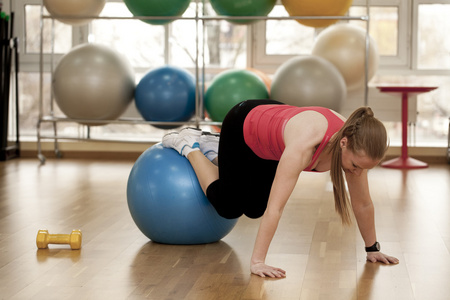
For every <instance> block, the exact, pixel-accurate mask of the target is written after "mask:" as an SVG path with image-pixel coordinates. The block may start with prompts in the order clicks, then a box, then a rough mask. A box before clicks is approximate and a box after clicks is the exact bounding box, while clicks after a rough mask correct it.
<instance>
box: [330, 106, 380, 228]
mask: <svg viewBox="0 0 450 300" xmlns="http://www.w3.org/2000/svg"><path fill="white" fill-rule="evenodd" d="M344 137H347V140H348V142H347V148H348V150H351V151H353V152H357V151H361V150H362V151H364V152H365V154H366V155H367V156H368V157H370V158H371V159H373V160H381V159H382V158H383V157H384V155H385V153H386V150H387V148H388V146H387V133H386V128H385V127H384V125H383V123H381V122H380V121H379V120H378V119H376V118H375V117H374V115H373V111H372V109H371V108H370V107H360V108H358V109H357V110H355V111H354V112H353V113H352V114H351V115H350V117H349V118H348V119H347V121H346V122H345V123H344V126H342V128H341V130H339V131H338V132H337V134H335V136H334V137H333V138H332V139H331V141H330V146H331V147H330V150H329V151H330V152H331V154H332V156H331V170H330V176H331V181H332V182H333V193H334V203H335V208H336V211H337V212H338V213H339V215H340V216H341V219H342V223H343V224H351V215H350V207H351V205H350V201H349V196H348V194H347V191H346V188H345V182H344V175H343V170H342V157H341V154H342V149H341V146H340V141H341V139H342V138H344Z"/></svg>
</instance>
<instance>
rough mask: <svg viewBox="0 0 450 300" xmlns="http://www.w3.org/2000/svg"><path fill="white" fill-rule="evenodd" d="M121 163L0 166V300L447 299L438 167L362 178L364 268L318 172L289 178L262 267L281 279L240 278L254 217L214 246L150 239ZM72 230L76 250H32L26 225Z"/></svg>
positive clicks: (350, 230) (444, 173)
mask: <svg viewBox="0 0 450 300" xmlns="http://www.w3.org/2000/svg"><path fill="white" fill-rule="evenodd" d="M132 165H133V162H130V161H124V162H120V161H88V160H68V159H61V160H49V161H47V163H46V165H44V166H39V163H38V161H37V160H34V159H20V160H11V161H7V162H2V163H0V241H1V242H0V298H1V299H196V300H198V299H208V300H209V299H277V300H278V299H307V300H309V299H345V300H348V299H382V300H390V299H423V300H428V299H433V300H437V299H450V289H449V287H450V254H449V252H450V166H449V165H432V166H431V167H430V168H428V169H422V170H412V171H399V170H391V169H383V168H376V169H374V170H372V171H371V172H370V175H369V176H370V180H371V193H372V198H373V199H374V203H375V207H376V222H377V230H378V239H379V241H380V243H381V245H382V251H383V252H385V253H388V254H391V255H393V256H396V257H398V258H399V259H400V264H399V265H395V266H386V265H382V264H372V263H367V262H366V260H365V252H364V248H363V242H362V240H361V238H360V236H359V233H358V231H357V229H356V227H355V226H354V225H353V226H351V227H347V228H345V227H342V226H341V224H340V221H339V219H338V217H337V215H336V214H335V213H334V209H333V201H332V193H331V190H330V183H329V179H328V173H326V174H307V173H304V174H302V175H301V178H300V180H299V183H298V186H297V188H296V190H295V192H294V194H293V196H292V199H291V200H290V201H289V203H288V206H287V207H286V210H285V213H284V216H283V219H282V221H281V223H280V226H279V229H278V232H277V234H276V237H275V239H274V241H273V243H272V246H271V249H270V254H269V256H268V263H270V264H273V265H276V266H279V267H282V268H284V269H286V270H287V278H285V279H279V280H274V279H263V278H259V277H257V276H252V275H250V273H249V259H250V255H251V251H252V246H253V242H254V238H255V235H256V231H257V228H258V220H250V219H247V218H241V219H240V220H239V222H238V224H237V225H236V227H235V228H234V230H233V231H232V232H231V233H230V234H229V235H228V236H226V237H225V238H224V239H223V240H222V241H220V242H217V243H213V244H207V245H198V246H170V245H161V244H156V243H152V242H151V241H149V240H148V239H147V238H146V237H145V236H144V235H143V234H142V233H141V232H140V231H139V230H138V229H137V227H136V226H135V224H134V223H133V220H132V219H131V216H130V214H129V212H128V208H127V202H126V196H125V190H126V183H127V177H128V174H129V172H130V170H131V167H132ZM41 228H47V229H48V230H49V232H50V233H69V232H70V231H71V230H72V229H78V228H79V229H81V230H82V232H83V244H82V249H81V250H79V251H77V250H70V248H69V247H67V246H63V245H52V246H50V248H49V249H45V250H38V249H37V248H36V244H35V239H36V234H37V231H38V229H41Z"/></svg>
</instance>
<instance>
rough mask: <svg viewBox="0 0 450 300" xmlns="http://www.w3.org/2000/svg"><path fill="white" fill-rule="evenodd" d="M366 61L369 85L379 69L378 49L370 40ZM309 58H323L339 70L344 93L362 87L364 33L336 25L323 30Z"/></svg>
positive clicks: (348, 26) (360, 29) (364, 49)
mask: <svg viewBox="0 0 450 300" xmlns="http://www.w3.org/2000/svg"><path fill="white" fill-rule="evenodd" d="M369 41H370V43H369V44H370V45H369V56H368V59H367V66H368V72H367V73H368V74H367V75H368V77H367V81H369V80H370V79H371V78H372V77H373V76H374V75H375V73H376V71H377V69H378V59H379V58H378V49H377V45H376V43H375V41H374V39H373V38H372V37H369ZM312 54H314V55H317V56H320V57H323V58H325V59H326V60H328V61H330V62H331V63H332V64H333V65H335V66H336V68H338V70H339V72H341V74H342V76H343V77H344V80H345V83H346V85H347V90H349V91H350V90H357V89H360V88H363V87H364V85H365V64H366V31H365V30H364V29H362V28H361V27H358V26H356V25H351V24H338V25H333V26H330V27H328V28H327V29H325V30H323V31H322V32H321V33H320V34H319V35H318V36H317V40H316V42H315V43H314V47H313V50H312Z"/></svg>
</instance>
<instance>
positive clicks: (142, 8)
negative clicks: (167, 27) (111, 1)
mask: <svg viewBox="0 0 450 300" xmlns="http://www.w3.org/2000/svg"><path fill="white" fill-rule="evenodd" d="M124 2H125V4H126V6H127V7H128V9H129V10H130V12H131V13H132V14H133V15H134V16H136V17H178V16H181V15H182V14H183V13H184V12H185V11H186V9H187V8H188V6H189V3H191V1H190V0H164V1H161V0H124ZM142 21H144V22H146V23H149V24H153V25H164V24H167V23H170V22H172V21H173V20H171V19H168V20H142Z"/></svg>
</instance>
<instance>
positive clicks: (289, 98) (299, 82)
mask: <svg viewBox="0 0 450 300" xmlns="http://www.w3.org/2000/svg"><path fill="white" fill-rule="evenodd" d="M346 95H347V93H346V88H345V81H344V79H343V78H342V75H341V74H340V73H339V71H338V70H337V69H336V67H335V66H333V64H331V63H330V62H328V61H327V60H325V59H323V58H321V57H318V56H313V55H311V56H301V57H293V58H291V59H289V60H287V61H286V62H284V63H283V64H282V65H281V66H280V67H279V68H278V70H277V71H276V73H275V75H274V78H273V81H272V87H271V93H270V97H271V98H272V99H274V100H278V101H281V102H284V103H286V104H290V105H294V106H322V107H327V108H331V109H333V110H335V111H339V109H340V107H341V104H342V102H343V101H344V100H345V97H346Z"/></svg>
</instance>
